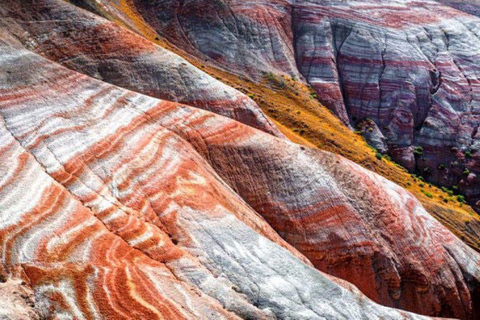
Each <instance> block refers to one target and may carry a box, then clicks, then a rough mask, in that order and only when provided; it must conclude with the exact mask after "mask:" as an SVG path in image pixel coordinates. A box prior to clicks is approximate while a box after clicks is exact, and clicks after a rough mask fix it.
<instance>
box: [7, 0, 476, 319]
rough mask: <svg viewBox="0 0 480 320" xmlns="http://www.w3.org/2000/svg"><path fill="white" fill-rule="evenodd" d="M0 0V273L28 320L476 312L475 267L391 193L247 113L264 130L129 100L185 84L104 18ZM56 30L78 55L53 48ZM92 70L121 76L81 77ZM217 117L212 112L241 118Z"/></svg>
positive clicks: (463, 249)
mask: <svg viewBox="0 0 480 320" xmlns="http://www.w3.org/2000/svg"><path fill="white" fill-rule="evenodd" d="M1 4H2V6H0V13H1V14H2V16H1V18H2V19H1V20H0V248H1V252H2V260H1V262H2V267H3V269H5V271H6V273H11V272H12V271H13V270H16V269H18V268H21V269H22V270H23V271H22V272H23V274H24V275H25V277H26V279H28V282H29V284H30V285H31V286H32V288H33V290H34V291H35V296H36V298H37V305H38V308H39V309H40V311H41V312H42V314H43V315H45V316H51V317H55V316H57V317H59V318H68V317H73V318H100V317H105V318H109V319H124V318H125V319H131V318H133V317H135V318H148V319H156V318H169V319H176V318H201V319H212V318H238V317H240V318H254V319H269V318H277V319H291V318H295V319H321V318H335V319H338V318H347V319H362V318H365V319H382V318H383V319H384V318H388V319H405V318H407V319H421V318H423V317H421V316H419V315H416V314H413V313H408V312H405V311H401V310H397V309H392V308H387V307H385V306H381V305H379V304H376V303H375V302H372V301H371V300H370V299H373V300H374V301H376V302H378V303H381V304H383V305H386V306H390V307H396V308H402V309H405V310H408V311H413V312H416V313H421V314H425V315H431V316H451V317H457V318H462V319H475V318H478V317H479V315H480V310H479V309H478V308H479V306H480V304H479V300H478V299H479V296H480V292H479V288H480V254H478V253H477V252H475V251H474V250H472V249H471V248H469V247H468V246H467V245H465V244H464V243H463V242H462V241H460V240H459V239H458V238H456V237H455V236H453V234H452V233H450V232H449V231H448V230H447V229H446V228H445V227H443V226H442V225H441V224H440V223H438V222H437V221H436V220H435V219H434V218H432V217H431V216H430V215H429V214H428V213H427V212H426V211H425V209H424V208H423V207H422V205H420V203H419V202H418V201H417V200H416V199H415V198H414V197H413V196H412V195H411V194H410V193H408V192H406V191H405V190H404V189H402V188H400V187H399V186H397V185H395V184H393V183H391V182H389V181H388V180H386V179H384V178H382V177H380V176H378V175H376V174H374V173H372V172H369V171H367V170H365V169H363V168H362V167H360V166H359V165H357V164H355V163H353V162H351V161H348V160H346V159H344V158H342V157H340V156H337V155H334V154H331V153H328V152H324V151H320V150H318V149H310V148H305V147H301V146H299V145H296V144H294V143H292V142H290V141H288V140H286V139H284V138H282V137H275V136H274V135H272V134H270V133H267V132H273V133H275V130H276V129H275V128H274V127H273V126H272V125H271V123H270V122H269V121H267V120H265V118H263V117H262V116H260V115H262V114H261V113H260V111H258V110H257V113H253V114H258V115H259V116H258V117H255V118H250V119H257V120H258V121H257V120H256V122H255V123H257V124H258V127H260V129H264V130H263V131H262V130H258V129H255V128H253V127H252V126H249V125H247V124H250V123H249V122H248V121H246V120H245V119H243V118H240V119H237V118H236V117H235V115H236V114H242V111H241V110H239V111H238V112H237V113H235V112H232V113H229V114H227V115H228V116H230V117H231V118H234V119H237V120H243V122H245V123H247V124H245V123H242V122H239V121H236V120H232V119H229V118H227V117H224V116H221V115H218V114H215V113H211V112H209V111H205V110H202V109H208V110H210V109H209V108H210V107H209V103H207V102H198V101H197V102H195V99H192V100H194V102H195V103H192V104H194V105H196V106H197V107H200V108H197V107H192V106H187V105H184V104H179V103H177V102H172V101H167V100H165V99H164V100H161V99H157V98H154V97H151V96H148V95H145V94H142V93H148V92H146V91H148V90H146V91H145V92H144V91H143V89H142V88H145V87H155V88H156V90H158V92H157V93H155V94H151V95H155V96H157V95H158V96H161V95H163V94H166V93H164V92H163V90H166V91H167V92H168V88H171V87H170V86H172V87H173V88H174V89H175V90H177V91H175V93H174V94H172V95H174V96H175V98H174V99H172V100H177V101H180V98H178V97H176V95H179V96H182V95H181V94H180V93H182V92H183V91H184V90H185V91H188V90H189V88H190V86H183V87H182V86H179V85H178V84H162V85H159V84H158V83H156V82H155V81H153V80H154V79H157V78H156V77H155V76H152V74H151V72H153V71H155V70H157V69H155V67H154V64H155V63H153V62H149V61H148V59H147V62H145V61H144V60H142V59H141V58H142V57H143V54H144V52H143V51H141V50H140V49H142V48H143V47H142V46H139V48H137V47H135V45H134V44H142V43H144V44H145V46H147V45H148V44H147V43H146V42H144V41H143V40H141V39H140V38H139V37H136V36H135V35H133V34H131V33H128V32H125V31H123V30H121V29H119V28H118V27H116V26H114V25H112V24H111V23H109V22H107V21H105V20H103V19H100V18H98V17H96V16H94V15H92V14H89V13H86V12H84V11H81V10H80V9H76V8H75V7H74V6H72V5H70V4H66V3H64V2H62V1H60V0H43V1H35V2H32V3H31V5H30V6H28V5H25V2H24V1H2V3H1ZM27 4H28V3H27ZM19 8H20V9H19ZM65 20H67V22H65ZM72 21H73V22H72ZM69 23H75V25H76V28H73V27H70V29H68V30H70V31H69V32H75V34H77V35H76V36H75V35H72V37H74V38H75V39H77V41H78V43H79V44H82V45H78V47H79V52H80V53H81V54H78V55H75V54H74V53H75V51H74V48H73V47H72V46H64V44H65V43H66V42H68V39H69V37H70V35H69V34H70V33H66V34H64V35H62V36H58V35H57V33H61V32H62V30H65V28H66V27H65V26H66V25H68V24H69ZM41 24H47V25H48V26H49V27H48V28H44V27H41V26H40V25H41ZM92 24H93V25H96V26H97V28H98V29H103V28H105V29H106V30H107V31H108V32H110V31H112V30H113V31H112V32H113V33H114V34H116V33H118V34H122V37H117V38H115V46H114V48H116V49H111V48H110V46H111V45H112V43H111V42H109V41H107V40H108V39H105V38H102V37H99V39H103V40H102V41H101V42H95V39H96V38H95V35H97V34H99V35H101V34H102V32H105V31H104V30H96V33H92V32H91V31H88V30H90V29H89V28H90V27H91V25H92ZM47 30H56V31H57V32H53V33H52V32H51V31H50V33H47ZM94 30H95V29H94ZM88 36H90V37H93V39H90V40H89V39H88ZM127 36H129V37H131V38H129V37H127ZM49 37H51V38H52V40H49ZM123 37H127V38H126V39H122V38H123ZM29 39H30V40H29ZM142 41H143V42H142ZM40 43H43V44H42V45H41V44H40ZM92 43H94V44H95V45H93V44H92ZM84 45H85V47H84ZM96 46H100V48H96ZM103 46H105V48H103ZM123 47H124V50H118V48H123ZM102 48H103V49H102ZM151 48H152V50H159V51H161V49H158V48H157V47H156V46H151ZM102 50H103V52H105V54H104V56H106V57H108V56H110V55H112V57H115V58H112V59H111V60H109V58H106V57H104V56H102V55H100V54H99V52H102ZM135 50H139V52H137V53H136V54H135ZM40 54H41V55H43V57H42V56H40ZM123 55H125V57H124V56H123ZM170 59H173V62H172V63H173V66H174V67H176V66H178V64H177V61H180V60H179V58H178V57H176V56H174V55H172V54H169V53H168V52H167V53H164V55H162V56H156V57H155V59H154V61H158V63H161V64H162V65H163V66H167V65H168V64H169V63H170ZM69 60H74V61H75V60H80V61H84V62H85V63H75V62H68V61H69ZM280 60H281V59H280ZM280 60H279V61H280ZM106 62H108V63H109V70H108V74H110V75H117V76H118V77H122V78H123V77H124V79H118V78H117V76H107V75H105V74H103V75H99V74H97V73H95V72H94V71H92V70H95V69H96V68H97V69H98V66H100V65H102V63H106ZM60 64H63V65H64V66H61V65H60ZM84 65H85V66H93V67H92V69H90V68H87V67H84ZM132 65H133V66H132ZM139 66H144V70H143V73H146V74H141V75H140V74H139V73H137V71H136V69H135V68H136V67H139ZM150 66H151V67H152V68H150ZM188 68H192V67H188ZM72 69H74V70H72ZM75 70H77V71H79V72H77V71H75ZM152 70H153V71H152ZM174 70H177V69H175V68H174ZM192 70H194V69H192ZM174 72H177V71H174ZM191 72H195V73H197V74H198V76H199V77H200V78H199V81H203V79H207V80H208V81H211V82H210V83H211V85H207V86H206V87H205V88H206V89H205V90H207V89H208V90H209V89H210V88H211V87H212V86H213V89H215V88H218V87H219V86H223V85H220V84H218V83H217V82H215V81H214V80H213V79H211V78H208V77H207V76H206V75H204V74H202V73H201V71H199V70H197V69H195V70H194V71H191ZM137 77H141V78H140V80H138V81H136V80H135V79H139V78H137ZM162 77H163V78H161V79H168V75H165V74H164V75H162ZM195 77H196V76H195ZM95 78H97V79H95ZM99 79H103V80H104V81H101V80H99ZM193 80H194V78H192V81H193ZM207 80H205V81H207ZM151 81H153V83H151ZM165 81H166V80H165ZM109 82H110V83H109ZM142 83H144V84H142ZM137 86H138V87H137ZM225 87H226V86H225ZM126 88H129V89H131V90H128V89H126ZM227 88H228V87H227ZM172 90H173V89H172ZM191 90H192V93H188V92H186V93H183V94H184V95H185V96H190V94H191V97H199V98H200V100H201V97H202V96H199V92H198V90H199V89H198V86H197V85H195V86H192V87H191ZM208 90H207V93H206V95H205V97H210V98H208V99H211V100H215V99H216V98H214V97H215V94H217V93H216V91H215V90H213V92H208ZM135 91H137V92H135ZM227 92H231V94H230V95H229V97H230V98H231V99H233V98H232V97H241V95H240V94H239V93H237V92H236V91H235V90H233V89H230V88H228V90H227ZM206 99H207V98H206ZM229 101H232V100H229ZM233 101H237V100H235V99H233ZM245 101H247V102H248V101H249V100H245ZM248 103H250V102H248ZM232 105H233V104H231V103H230V102H229V103H225V104H221V103H219V104H217V105H216V109H215V110H213V111H215V112H217V113H220V114H222V112H225V111H224V110H223V109H222V108H223V107H225V110H227V111H228V110H229V108H234V109H241V108H242V105H241V104H240V103H237V102H235V104H234V107H232ZM250 107H252V108H253V107H255V106H254V105H249V104H246V105H243V108H246V109H247V108H250ZM269 127H270V128H272V129H270V130H269V129H268V128H269ZM264 131H267V132H264ZM323 272H326V273H323ZM336 277H338V278H336ZM339 278H341V279H344V280H347V281H349V282H351V283H353V284H354V285H356V286H357V287H358V288H359V289H360V291H361V292H359V291H358V289H356V288H355V287H354V286H352V285H351V284H349V283H347V282H345V281H344V280H340V279H339ZM367 297H368V298H370V299H368V298H367Z"/></svg>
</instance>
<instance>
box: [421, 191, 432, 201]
mask: <svg viewBox="0 0 480 320" xmlns="http://www.w3.org/2000/svg"><path fill="white" fill-rule="evenodd" d="M420 191H421V192H422V193H423V194H424V195H426V196H427V197H429V198H430V199H432V198H433V194H431V193H430V192H428V191H425V190H423V189H421V190H420Z"/></svg>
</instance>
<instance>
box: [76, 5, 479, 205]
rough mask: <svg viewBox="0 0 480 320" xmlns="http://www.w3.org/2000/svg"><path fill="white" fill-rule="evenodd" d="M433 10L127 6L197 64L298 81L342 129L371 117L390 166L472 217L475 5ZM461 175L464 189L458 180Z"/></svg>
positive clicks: (475, 123) (476, 163)
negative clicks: (450, 192)
mask: <svg viewBox="0 0 480 320" xmlns="http://www.w3.org/2000/svg"><path fill="white" fill-rule="evenodd" d="M83 1H87V0H83ZM439 2H442V3H444V4H441V3H439ZM439 2H437V1H432V0H427V1H413V0H397V1H394V0H391V1H378V0H361V1H350V0H348V1H329V0H327V1H324V0H297V1H286V0H264V1H254V2H252V1H240V0H232V1H222V0H219V1H206V0H194V1H178V0H156V1H143V0H134V1H132V2H131V3H132V6H133V8H134V9H135V10H137V12H138V13H139V14H140V16H141V17H142V19H144V21H146V22H148V23H149V25H150V26H152V27H153V28H155V30H157V32H158V33H159V34H160V35H162V36H164V37H166V38H167V39H168V40H170V41H171V42H173V43H175V44H176V45H177V46H179V47H181V48H182V49H184V50H186V51H187V52H189V53H190V54H192V55H195V56H197V57H199V58H200V59H208V60H209V61H211V62H213V63H216V65H217V66H219V67H223V68H226V69H228V70H229V71H231V72H235V73H238V74H242V75H247V76H250V77H251V78H252V79H256V80H258V79H261V78H262V77H265V76H268V75H269V74H270V73H279V74H284V75H289V76H292V77H296V78H300V79H303V80H305V81H306V82H308V83H309V84H310V85H311V86H312V87H313V88H314V89H315V90H316V92H317V94H318V97H319V99H320V101H321V102H323V103H324V104H325V105H326V106H328V107H329V108H331V109H332V110H333V111H334V112H335V113H336V114H337V115H338V117H339V118H340V119H341V120H342V121H344V123H345V124H347V125H349V126H351V127H355V126H356V125H357V124H358V122H361V121H363V120H365V119H367V118H370V119H372V120H374V121H375V123H376V126H378V128H379V129H380V130H381V133H382V134H383V136H385V137H386V143H387V146H388V151H389V153H390V154H391V156H392V157H393V158H394V160H396V161H397V162H399V163H400V164H402V165H403V166H405V167H407V168H408V169H409V170H411V171H417V172H419V173H421V174H422V175H425V176H426V177H427V178H428V179H429V180H431V181H433V182H436V183H437V184H440V185H443V186H446V187H453V186H458V187H459V189H460V190H461V191H462V192H463V193H464V194H465V195H466V196H467V200H468V201H469V202H470V203H471V204H472V205H474V208H475V209H476V210H477V211H478V210H480V202H478V204H476V202H477V201H479V200H480V180H479V179H480V178H479V177H480V143H479V141H478V139H479V137H480V136H479V135H478V123H479V118H478V110H477V109H478V107H479V104H480V87H479V83H480V81H479V79H480V76H479V74H480V67H479V65H478V63H477V61H478V60H479V59H480V40H479V39H480V18H478V17H476V16H474V15H475V14H478V1H473V2H472V1H461V0H459V1H456V0H452V1H450V0H443V1H439ZM100 3H102V4H103V5H104V6H105V7H106V8H116V6H115V4H114V3H115V2H114V1H110V0H101V1H100ZM454 8H457V9H459V10H457V9H454ZM462 10H463V11H462ZM113 11H114V10H113V9H112V12H113ZM468 13H471V14H473V15H471V14H468ZM416 147H422V148H423V153H422V154H421V155H418V154H417V155H416V154H415V149H416ZM466 168H467V169H468V170H469V171H471V172H474V173H475V174H476V176H477V178H475V180H474V181H473V182H469V183H466V181H465V179H464V172H465V169H466Z"/></svg>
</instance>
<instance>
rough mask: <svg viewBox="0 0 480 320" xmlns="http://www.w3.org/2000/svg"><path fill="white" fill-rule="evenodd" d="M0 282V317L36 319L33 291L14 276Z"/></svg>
mask: <svg viewBox="0 0 480 320" xmlns="http://www.w3.org/2000/svg"><path fill="white" fill-rule="evenodd" d="M3 280H4V281H2V282H0V319H5V320H38V319H40V313H39V311H38V309H36V307H35V297H34V296H33V291H32V289H30V288H29V287H28V286H27V285H26V283H25V282H23V281H22V280H20V279H16V278H9V279H3Z"/></svg>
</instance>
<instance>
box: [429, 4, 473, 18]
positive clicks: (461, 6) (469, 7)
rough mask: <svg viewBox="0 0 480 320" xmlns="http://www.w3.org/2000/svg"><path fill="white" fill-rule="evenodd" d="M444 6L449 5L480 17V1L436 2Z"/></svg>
mask: <svg viewBox="0 0 480 320" xmlns="http://www.w3.org/2000/svg"><path fill="white" fill-rule="evenodd" d="M436 1H437V2H440V3H442V4H445V5H448V6H450V7H453V8H455V9H458V10H461V11H465V12H468V13H470V14H474V15H476V16H480V1H478V0H436Z"/></svg>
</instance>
